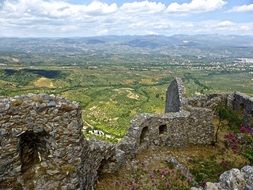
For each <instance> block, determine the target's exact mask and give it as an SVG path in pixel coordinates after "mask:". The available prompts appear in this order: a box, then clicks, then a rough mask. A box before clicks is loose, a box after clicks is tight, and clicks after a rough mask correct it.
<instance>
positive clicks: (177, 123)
mask: <svg viewBox="0 0 253 190" xmlns="http://www.w3.org/2000/svg"><path fill="white" fill-rule="evenodd" d="M188 110H189V111H181V112H171V113H167V114H160V115H156V114H142V115H140V116H138V117H137V118H136V119H135V120H133V123H132V125H131V127H130V128H129V131H128V133H127V135H126V136H125V137H124V139H123V140H122V142H121V143H120V148H121V149H122V150H123V151H125V153H126V155H129V156H131V155H132V156H134V154H135V153H136V152H138V150H141V149H144V148H147V147H149V146H168V147H184V146H188V145H190V144H211V143H212V142H213V136H214V127H213V124H212V118H213V111H212V110H210V109H203V108H193V107H191V108H188ZM130 142H131V143H130Z"/></svg>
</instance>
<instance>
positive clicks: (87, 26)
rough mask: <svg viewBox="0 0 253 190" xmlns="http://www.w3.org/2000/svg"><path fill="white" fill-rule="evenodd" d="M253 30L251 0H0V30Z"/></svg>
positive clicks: (47, 33) (33, 33) (20, 33)
mask: <svg viewBox="0 0 253 190" xmlns="http://www.w3.org/2000/svg"><path fill="white" fill-rule="evenodd" d="M206 33H208V34H210V33H217V34H225V35H226V34H238V35H253V0H152V1H151V0H144V1H139V0H124V1H123V0H118V1H115V0H100V1H98V0H96V1H94V0H0V36H2V37H3V36H5V37H8V36H17V37H52V36H59V37H61V36H62V37H63V36H64V37H70V36H97V35H147V34H157V35H160V34H161V35H172V34H206Z"/></svg>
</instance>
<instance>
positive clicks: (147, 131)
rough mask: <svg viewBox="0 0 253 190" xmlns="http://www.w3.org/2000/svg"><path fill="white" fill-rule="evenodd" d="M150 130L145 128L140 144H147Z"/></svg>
mask: <svg viewBox="0 0 253 190" xmlns="http://www.w3.org/2000/svg"><path fill="white" fill-rule="evenodd" d="M148 135H149V129H148V127H143V129H142V131H141V135H140V144H142V143H144V142H146V141H147V140H148Z"/></svg>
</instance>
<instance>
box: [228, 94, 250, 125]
mask: <svg viewBox="0 0 253 190" xmlns="http://www.w3.org/2000/svg"><path fill="white" fill-rule="evenodd" d="M232 106H233V109H234V110H237V111H239V112H241V113H242V114H243V115H244V124H247V125H249V126H251V127H253V98H252V97H249V96H247V95H245V94H242V93H239V92H236V93H234V95H233V101H232Z"/></svg>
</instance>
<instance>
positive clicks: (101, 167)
mask: <svg viewBox="0 0 253 190" xmlns="http://www.w3.org/2000/svg"><path fill="white" fill-rule="evenodd" d="M107 162H108V160H106V159H105V158H104V159H103V160H102V161H101V162H100V166H99V168H98V170H97V176H98V178H99V177H103V170H104V168H105V165H106V163H107Z"/></svg>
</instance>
